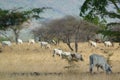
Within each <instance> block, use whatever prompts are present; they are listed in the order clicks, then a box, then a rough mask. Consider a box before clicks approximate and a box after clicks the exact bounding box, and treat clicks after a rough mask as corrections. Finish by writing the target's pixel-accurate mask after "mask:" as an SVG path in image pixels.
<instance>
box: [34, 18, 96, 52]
mask: <svg viewBox="0 0 120 80" xmlns="http://www.w3.org/2000/svg"><path fill="white" fill-rule="evenodd" d="M43 29H44V30H45V31H44V30H43ZM41 30H42V31H41ZM97 30H98V27H97V26H95V25H92V24H90V23H88V22H86V21H82V20H79V19H77V18H75V17H73V16H65V17H64V18H62V19H55V20H52V21H50V22H48V23H46V24H44V25H43V26H42V27H41V28H40V29H37V31H35V32H36V33H37V34H38V35H40V33H42V34H43V33H44V35H43V36H44V37H45V35H47V37H46V38H48V39H53V38H56V39H57V41H58V42H59V41H60V40H61V41H63V42H64V43H66V44H67V45H68V47H69V48H70V50H71V51H74V49H73V47H72V46H71V43H72V42H75V52H77V51H78V42H79V41H85V40H86V39H87V37H88V36H92V35H94V34H95V33H96V31H97ZM43 31H44V32H43ZM43 36H42V37H43Z"/></svg>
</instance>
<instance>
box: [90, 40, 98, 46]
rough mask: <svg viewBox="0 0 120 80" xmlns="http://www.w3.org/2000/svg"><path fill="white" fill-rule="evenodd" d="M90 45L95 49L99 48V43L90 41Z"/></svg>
mask: <svg viewBox="0 0 120 80" xmlns="http://www.w3.org/2000/svg"><path fill="white" fill-rule="evenodd" d="M89 44H90V45H91V46H93V47H97V43H96V42H95V41H92V40H89Z"/></svg>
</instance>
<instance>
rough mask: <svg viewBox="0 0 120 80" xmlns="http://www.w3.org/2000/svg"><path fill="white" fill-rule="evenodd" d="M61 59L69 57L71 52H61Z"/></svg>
mask: <svg viewBox="0 0 120 80" xmlns="http://www.w3.org/2000/svg"><path fill="white" fill-rule="evenodd" d="M61 57H62V59H69V58H70V57H71V52H64V51H63V52H62V54H61Z"/></svg>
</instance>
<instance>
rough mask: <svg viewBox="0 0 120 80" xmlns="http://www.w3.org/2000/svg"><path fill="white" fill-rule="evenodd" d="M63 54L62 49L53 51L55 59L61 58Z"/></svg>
mask: <svg viewBox="0 0 120 80" xmlns="http://www.w3.org/2000/svg"><path fill="white" fill-rule="evenodd" d="M62 52H63V51H62V50H61V49H54V50H53V57H54V56H55V55H59V56H61V54H62Z"/></svg>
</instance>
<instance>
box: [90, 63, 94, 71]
mask: <svg viewBox="0 0 120 80" xmlns="http://www.w3.org/2000/svg"><path fill="white" fill-rule="evenodd" d="M93 67H94V65H93V64H91V65H90V73H92V72H93Z"/></svg>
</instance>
